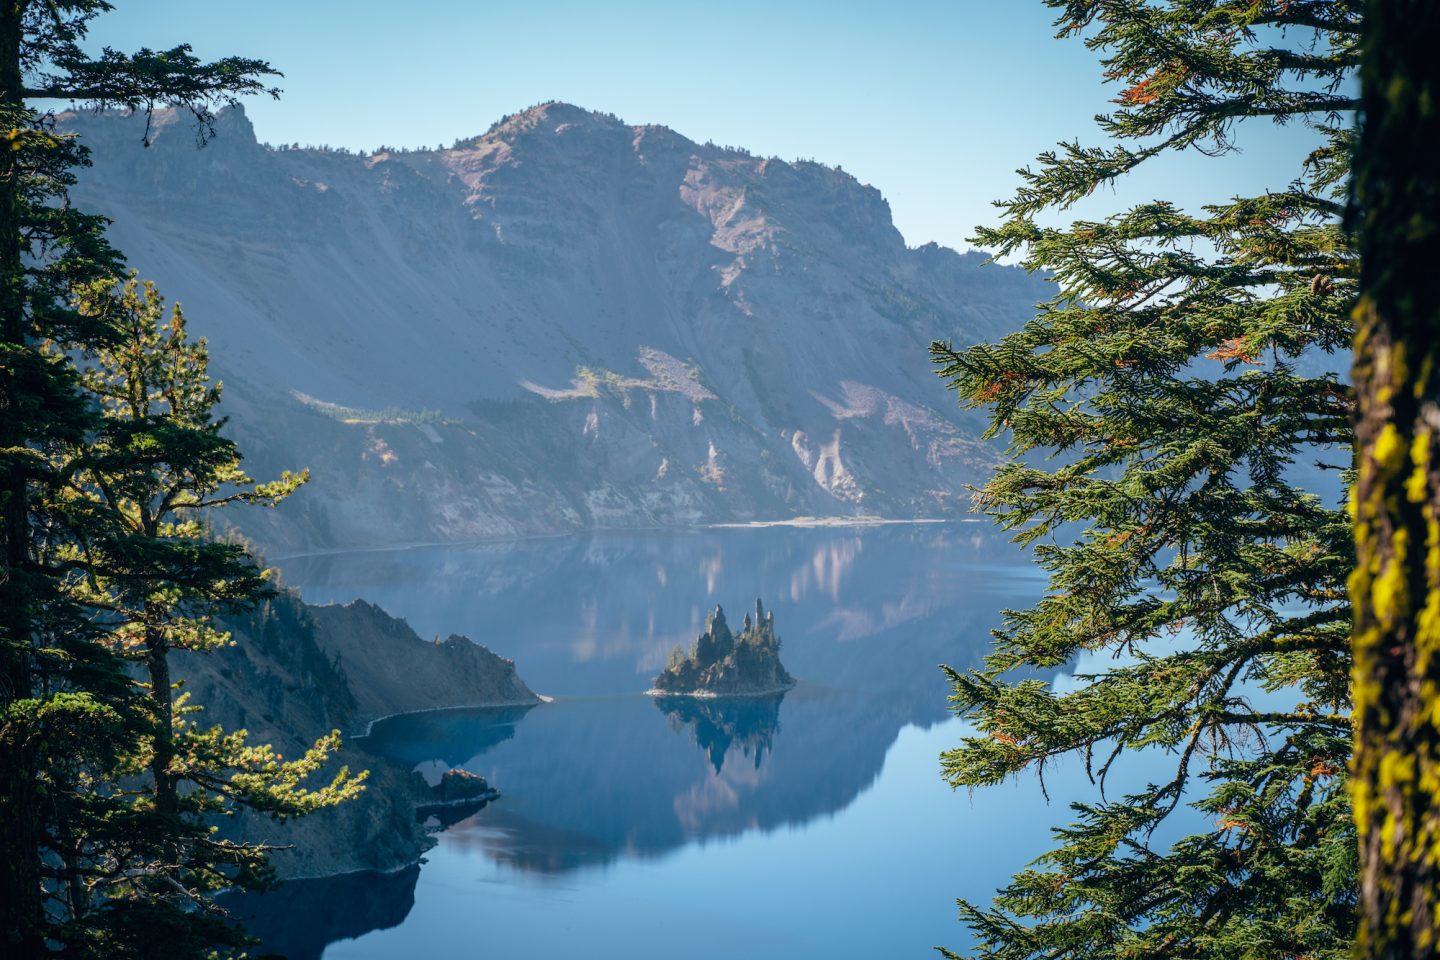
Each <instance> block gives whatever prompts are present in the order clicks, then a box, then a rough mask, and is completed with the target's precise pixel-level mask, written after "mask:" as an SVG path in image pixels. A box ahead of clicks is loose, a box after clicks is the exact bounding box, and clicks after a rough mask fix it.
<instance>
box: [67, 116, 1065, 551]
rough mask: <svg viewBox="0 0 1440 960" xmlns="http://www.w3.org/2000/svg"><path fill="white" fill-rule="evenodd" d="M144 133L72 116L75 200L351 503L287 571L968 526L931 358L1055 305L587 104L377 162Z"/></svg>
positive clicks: (871, 211) (843, 176) (276, 436)
mask: <svg viewBox="0 0 1440 960" xmlns="http://www.w3.org/2000/svg"><path fill="white" fill-rule="evenodd" d="M142 122H143V120H142V119H140V118H135V117H129V118H127V117H122V116H118V115H114V114H101V115H65V116H63V117H62V118H61V127H62V129H65V130H71V131H74V132H77V133H79V134H80V135H81V137H82V140H83V142H85V143H86V144H87V145H89V146H90V147H91V149H92V150H93V152H94V156H95V167H94V168H93V169H92V170H91V171H88V172H86V174H85V175H84V176H83V177H82V180H81V183H80V184H79V185H77V187H76V190H75V193H76V198H77V200H78V201H79V202H81V203H82V204H83V205H85V206H86V207H87V208H90V209H95V210H97V211H98V212H102V213H106V214H107V215H110V216H112V217H113V218H114V220H115V225H114V227H113V228H112V235H113V237H114V239H115V241H116V243H117V245H118V246H120V247H121V249H123V250H125V251H126V252H127V254H128V255H129V257H130V260H131V262H132V263H134V264H135V265H136V266H137V267H138V268H139V269H140V270H141V272H142V273H144V274H145V275H147V276H153V277H154V278H155V279H157V280H158V281H159V282H160V284H161V288H162V290H165V291H166V292H167V293H168V294H169V295H171V296H173V297H175V298H177V299H179V300H182V301H183V302H184V303H185V306H186V308H187V311H188V312H189V314H190V316H191V322H192V326H193V327H194V328H195V329H196V330H197V331H199V332H201V333H203V334H205V335H207V336H208V337H209V339H210V342H211V344H212V346H213V348H214V361H213V366H214V367H215V368H216V369H217V370H219V371H221V373H222V374H223V378H224V379H225V380H226V381H227V385H228V387H229V389H228V390H227V395H226V396H227V401H226V406H227V409H228V412H229V413H230V414H231V416H232V419H233V422H234V429H235V431H236V433H237V436H238V437H239V438H240V439H241V440H242V442H243V447H244V449H246V450H247V451H249V452H250V453H251V455H252V458H253V459H254V460H255V462H256V464H257V465H258V466H257V470H258V469H260V468H262V467H263V468H265V469H278V468H285V467H293V466H300V465H306V466H310V467H311V468H312V470H313V472H314V474H315V476H316V482H315V484H314V485H315V486H316V487H319V488H321V489H322V491H323V494H322V496H323V498H324V500H325V501H326V502H325V503H324V504H317V505H312V506H310V507H305V506H301V505H299V504H300V503H303V501H304V500H305V499H306V498H307V497H309V498H314V497H315V496H316V494H315V492H313V491H310V492H307V493H305V494H302V495H301V496H300V497H298V498H296V499H297V505H296V506H293V507H292V506H286V507H282V508H281V510H280V511H278V512H276V513H275V514H273V515H258V514H257V515H254V516H252V517H249V518H247V519H246V520H245V521H242V526H243V527H244V528H245V530H246V532H247V533H249V534H251V535H252V536H254V537H255V538H256V539H257V540H259V541H260V542H261V543H262V544H264V545H266V546H268V547H273V548H276V549H278V550H282V551H296V550H303V549H312V548H335V547H346V546H373V545H384V544H386V543H401V542H414V541H417V540H429V539H435V540H456V539H476V538H482V537H490V536H512V535H527V534H534V533H558V532H567V531H572V530H579V529H585V528H600V527H614V526H622V527H625V526H629V527H634V526H668V525H683V524H691V523H698V522H715V521H733V520H753V519H773V518H777V517H785V516H793V515H797V514H813V515H839V516H845V515H854V514H859V513H865V514H876V515H882V516H891V517H914V516H932V515H939V516H944V515H952V514H954V513H956V512H957V511H958V510H960V509H963V507H962V506H961V503H962V502H963V501H964V500H965V499H966V497H965V494H964V485H965V484H966V483H967V482H970V481H973V480H975V479H978V478H979V477H980V476H981V475H983V473H984V472H985V471H986V470H988V469H989V466H990V464H991V463H992V455H991V454H990V453H989V452H988V451H987V450H985V449H984V448H982V447H981V446H980V445H978V444H977V443H976V442H975V441H976V438H977V436H978V434H979V432H980V424H979V422H978V420H977V419H975V418H974V417H973V416H972V415H969V414H966V413H964V412H962V411H957V410H955V408H954V404H953V400H952V399H951V398H950V396H949V395H948V394H947V393H946V392H945V391H944V390H943V387H942V385H941V384H940V383H939V382H938V381H937V380H936V379H935V377H934V376H933V375H932V373H931V371H930V368H929V363H928V358H927V357H926V354H925V348H926V346H927V345H928V344H929V342H930V341H931V340H934V339H953V340H956V341H958V342H969V341H973V340H975V339H981V338H987V339H988V338H990V337H993V336H997V335H1000V334H1002V333H1004V332H1007V331H1008V330H1011V329H1014V328H1016V327H1018V326H1019V324H1020V323H1021V322H1023V320H1024V319H1026V318H1028V316H1029V315H1030V306H1031V304H1033V303H1034V302H1035V301H1036V300H1039V299H1041V298H1042V297H1043V286H1042V285H1041V284H1040V282H1039V281H1036V280H1035V279H1033V278H1030V277H1028V276H1026V275H1024V274H1023V273H1022V272H1020V271H1018V270H1017V269H1015V268H1008V267H1001V266H996V265H991V266H986V267H981V264H982V263H983V261H984V260H985V256H984V255H983V254H980V253H974V252H970V253H964V254H961V253H956V252H954V251H949V250H946V249H945V248H940V247H937V246H934V245H925V246H921V247H915V248H911V247H907V246H906V245H905V242H904V238H903V237H902V236H901V235H900V233H899V231H898V230H897V229H896V228H895V227H894V225H893V223H892V222H891V219H890V211H889V206H888V204H887V203H886V202H885V200H884V197H883V196H882V195H881V193H880V191H879V190H877V189H875V188H874V187H871V186H867V185H864V184H861V183H860V182H859V181H858V180H856V179H855V178H854V177H853V176H851V175H850V174H847V173H844V172H843V171H841V170H838V169H836V168H831V167H826V166H824V165H823V164H818V163H813V162H809V161H802V162H797V163H789V162H786V161H782V160H778V159H775V158H768V159H764V158H758V157H754V156H751V155H749V154H748V153H745V152H744V151H741V150H737V149H734V148H723V147H716V146H713V145H704V144H698V143H695V142H694V141H691V140H689V139H687V138H685V137H683V136H682V135H680V134H678V133H675V132H674V131H673V130H670V129H669V128H667V127H663V126H660V125H653V124H652V125H638V126H636V125H627V124H625V123H623V122H622V121H620V120H618V119H617V118H614V117H612V116H608V115H603V114H597V113H594V112H592V111H587V110H583V109H581V108H579V107H574V106H571V105H569V104H563V103H547V104H540V105H537V106H535V107H531V108H529V109H527V110H525V111H521V112H520V113H517V114H513V115H511V116H509V117H507V118H504V119H503V120H502V121H499V122H497V123H496V124H493V125H492V126H491V128H490V129H489V131H487V132H486V133H484V134H481V135H479V136H477V137H471V138H465V139H462V140H459V141H457V142H456V145H455V146H453V147H451V148H448V149H440V150H423V149H422V150H407V151H377V152H375V153H372V154H368V155H365V154H355V153H351V152H348V151H339V150H329V149H320V148H315V149H308V148H302V149H293V148H272V147H266V146H265V145H262V144H261V143H259V141H258V140H257V138H256V136H255V132H254V129H253V127H252V126H251V124H250V122H249V120H248V118H246V117H245V116H244V114H243V112H241V111H226V112H224V113H222V114H221V115H220V117H219V120H218V123H217V125H216V137H215V138H214V140H213V141H212V142H211V143H210V144H209V145H208V146H206V147H205V149H203V150H196V149H195V144H194V138H193V136H191V135H189V132H188V131H187V130H186V124H185V123H184V121H183V120H182V119H181V118H180V117H177V116H175V115H174V114H170V113H162V114H160V115H158V116H157V118H156V121H155V123H154V126H153V130H152V141H153V146H152V147H151V148H150V149H149V150H143V149H142V148H141V147H140V146H139V141H140V136H139V134H140V128H139V124H140V123H142ZM337 411H338V412H337ZM367 411H368V412H369V414H372V415H367ZM385 411H389V412H390V415H389V416H388V417H387V416H379V415H373V414H376V413H378V412H385ZM350 414H358V415H350ZM317 454H318V458H317ZM377 513H384V514H386V516H384V517H381V518H379V521H378V522H377V523H371V524H368V525H367V523H366V522H362V521H363V520H364V518H367V517H368V518H370V519H371V520H375V519H376V514H377Z"/></svg>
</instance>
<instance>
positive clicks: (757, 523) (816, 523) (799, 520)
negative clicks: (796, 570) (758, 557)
mask: <svg viewBox="0 0 1440 960" xmlns="http://www.w3.org/2000/svg"><path fill="white" fill-rule="evenodd" d="M979 522H980V521H979V520H978V519H977V518H975V517H955V518H954V519H949V518H945V517H912V518H907V519H891V518H889V517H792V518H790V519H789V520H737V521H732V522H730V523H706V524H701V527H702V529H705V530H766V529H769V528H771V527H885V526H894V525H903V524H921V523H979Z"/></svg>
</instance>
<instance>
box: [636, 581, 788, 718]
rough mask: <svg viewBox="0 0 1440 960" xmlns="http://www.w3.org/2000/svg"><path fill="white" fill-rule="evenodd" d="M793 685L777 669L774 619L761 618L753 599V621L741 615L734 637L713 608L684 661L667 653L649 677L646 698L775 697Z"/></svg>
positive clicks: (722, 614) (769, 616)
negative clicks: (663, 664) (661, 666)
mask: <svg viewBox="0 0 1440 960" xmlns="http://www.w3.org/2000/svg"><path fill="white" fill-rule="evenodd" d="M794 685H795V679H794V678H793V677H791V676H790V674H789V673H787V672H786V671H785V667H784V665H782V664H781V663H780V638H779V637H778V636H777V635H776V633H775V614H774V613H773V612H771V613H766V612H765V609H764V607H763V606H762V605H761V603H760V601H759V600H758V599H757V600H756V601H755V619H754V620H753V621H752V620H751V619H750V614H748V613H747V614H745V624H744V627H743V628H742V629H741V631H740V635H739V636H738V637H737V636H735V635H734V634H733V633H732V632H731V631H730V625H729V624H728V623H726V622H725V611H724V610H722V609H721V608H720V607H719V606H717V607H716V608H715V610H714V612H712V613H711V614H710V616H709V617H707V618H706V620H705V632H704V633H702V634H700V636H699V637H698V638H697V639H696V640H695V644H694V645H693V646H692V648H691V650H690V653H689V655H688V656H687V655H686V654H685V653H684V651H682V650H681V649H680V648H679V647H678V646H677V647H676V648H675V649H674V650H672V651H671V652H670V662H669V663H668V664H667V666H666V667H665V669H664V670H662V671H660V673H659V675H657V676H656V677H655V683H654V688H653V689H652V690H651V691H650V692H651V693H653V694H656V695H662V696H663V695H671V696H677V695H690V696H712V697H719V696H752V695H757V694H764V693H778V692H780V691H783V690H788V689H790V688H791V687H793V686H794Z"/></svg>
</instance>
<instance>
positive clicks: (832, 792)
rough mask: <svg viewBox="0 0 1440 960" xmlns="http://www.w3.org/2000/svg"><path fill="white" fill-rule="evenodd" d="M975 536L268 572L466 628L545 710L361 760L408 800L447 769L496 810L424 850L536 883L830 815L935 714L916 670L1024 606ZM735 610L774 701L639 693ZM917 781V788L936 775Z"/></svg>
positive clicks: (393, 731) (487, 550) (331, 563)
mask: <svg viewBox="0 0 1440 960" xmlns="http://www.w3.org/2000/svg"><path fill="white" fill-rule="evenodd" d="M974 530H975V528H974V527H972V526H967V525H946V526H943V527H942V526H934V527H931V526H924V527H877V528H871V529H828V530H827V529H818V530H795V529H783V528H782V529H773V530H727V531H708V532H703V533H692V534H656V535H648V536H606V537H595V538H588V539H574V540H555V541H536V542H530V543H515V544H500V545H482V546H475V547H451V548H435V549H420V550H409V551H397V552H387V553H366V554H351V555H341V556H328V557H316V558H309V559H304V560H292V561H289V562H287V563H286V565H285V569H286V578H287V580H288V581H289V582H291V583H293V584H296V585H298V586H299V587H300V588H301V590H302V593H303V594H304V595H305V597H306V599H307V600H309V601H311V602H325V601H344V600H348V599H351V598H352V597H354V596H357V595H358V596H364V597H366V598H367V599H370V600H372V601H374V602H376V603H378V604H380V605H381V606H382V607H384V608H385V609H387V610H389V611H390V612H392V613H395V614H397V615H401V616H404V617H406V618H408V619H410V621H411V623H412V624H413V625H414V626H415V627H416V629H417V631H418V632H420V633H421V635H422V636H424V635H429V634H431V633H440V634H444V633H448V632H451V631H459V632H463V633H466V634H468V635H470V636H471V637H473V638H474V639H476V640H478V641H480V642H482V643H485V644H486V645H487V646H489V647H491V649H493V650H495V651H496V652H497V653H500V654H501V655H503V656H507V657H511V658H513V659H514V660H515V661H516V665H517V668H518V670H519V672H520V675H521V676H522V677H523V678H524V679H525V680H526V681H527V682H528V683H529V684H530V686H531V687H532V688H534V689H536V690H538V691H540V692H542V693H548V694H558V695H560V696H559V698H558V699H557V700H556V701H555V702H554V703H548V704H542V705H540V706H537V707H534V708H528V709H501V710H496V709H491V710H455V711H440V712H435V713H427V714H411V715H405V716H398V717H392V718H389V719H386V720H383V721H380V722H377V723H376V724H375V725H374V727H373V728H372V730H371V732H370V735H369V736H368V737H367V738H365V740H364V743H363V745H364V746H365V748H366V749H368V750H371V751H373V752H376V753H379V754H383V755H385V756H387V757H391V758H395V759H398V760H401V761H403V762H406V763H408V764H413V765H414V766H415V767H416V768H417V769H418V770H419V771H420V772H421V773H422V774H423V775H424V776H426V778H427V779H428V780H430V781H431V782H435V781H437V780H438V778H439V777H440V775H441V774H443V773H444V771H445V770H447V769H450V768H452V767H462V768H464V769H466V770H469V771H471V772H473V773H477V774H480V775H482V776H484V777H486V778H487V779H488V780H489V781H490V782H491V783H492V784H493V785H495V786H496V787H497V788H498V789H499V790H500V791H501V797H500V799H499V800H497V801H496V802H494V803H492V804H490V805H489V806H488V807H486V808H485V809H483V810H481V811H480V812H478V813H476V814H475V815H474V816H471V817H468V818H467V819H464V820H462V821H460V822H459V823H456V824H454V825H452V826H450V827H449V829H448V830H447V831H446V832H445V833H444V834H443V835H442V838H441V848H440V850H439V851H437V852H436V854H435V855H440V853H441V852H443V853H444V855H445V856H447V857H449V856H452V855H453V856H457V857H460V856H476V855H478V856H481V857H483V858H484V859H485V860H488V861H490V862H491V863H492V864H494V865H496V866H495V869H500V870H501V871H502V873H504V871H510V873H509V874H507V875H509V876H514V877H517V878H518V877H522V876H531V877H555V878H559V877H563V876H572V875H578V874H579V872H581V871H585V870H587V869H589V868H594V867H597V866H602V865H608V864H614V863H617V862H624V861H638V862H647V861H654V860H656V859H657V858H661V857H665V856H667V855H668V854H670V853H671V852H673V851H677V850H679V849H682V848H685V847H688V846H690V845H694V844H700V845H704V844H706V843H707V842H710V841H713V840H716V839H720V838H729V837H738V836H741V835H747V834H758V835H761V836H763V835H766V834H769V833H771V832H772V831H776V830H779V829H790V830H794V829H801V828H804V827H805V826H806V825H808V824H811V823H815V822H818V821H819V820H822V819H824V818H829V817H833V816H836V815H838V814H839V813H840V812H841V811H844V810H845V809H846V808H847V807H848V806H850V805H851V804H852V803H853V802H854V801H855V800H856V798H857V797H859V796H860V795H861V794H862V793H864V792H865V791H866V790H867V788H869V787H871V786H872V784H874V783H875V782H876V780H877V777H878V776H879V775H880V773H881V770H882V768H883V767H884V766H885V761H886V755H887V752H888V751H889V750H890V748H891V745H892V744H893V743H894V742H895V740H896V737H897V735H898V734H899V733H900V731H901V730H902V728H905V727H907V726H917V727H919V728H922V729H923V728H926V727H929V726H930V725H933V724H935V723H937V722H939V721H941V720H943V719H944V718H945V716H946V712H945V705H946V693H947V690H946V685H945V682H944V678H943V675H942V674H941V672H940V670H939V669H938V665H939V664H940V663H942V662H944V663H948V664H950V665H952V666H956V667H968V666H974V665H978V663H979V661H980V659H981V657H982V656H983V654H984V652H985V650H986V649H987V648H988V645H989V631H990V630H991V629H992V628H994V627H995V626H996V625H998V623H999V618H1000V611H1001V610H1002V609H1003V608H1005V607H1007V606H1022V605H1025V604H1027V603H1028V602H1029V600H1030V599H1031V598H1033V596H1034V595H1035V594H1036V593H1037V592H1038V590H1039V588H1040V583H1041V581H1040V580H1039V579H1038V577H1037V576H1036V574H1035V573H1034V571H1033V568H1030V567H1028V566H1026V565H1024V564H1023V562H1022V561H1021V560H1020V558H1019V557H1018V556H1017V555H1016V554H1015V553H1014V552H1013V551H1012V550H1011V549H1010V548H1009V547H1008V546H1006V545H1004V544H997V543H995V542H994V541H992V540H986V539H980V538H976V537H974V536H973V533H974ZM756 596H761V597H764V598H765V599H766V602H767V606H769V607H771V608H772V609H774V611H775V622H776V628H777V632H778V633H779V634H780V637H781V639H782V643H783V648H782V651H783V657H784V659H785V663H786V666H787V668H788V669H789V671H790V672H791V673H792V674H793V675H795V676H796V677H797V678H798V680H799V685H798V686H797V687H796V688H795V689H794V690H792V691H790V692H789V693H788V695H782V696H778V697H768V698H756V699H741V700H695V699H692V698H661V699H652V698H650V697H646V696H643V695H642V693H641V692H642V691H643V690H645V689H646V688H648V686H649V685H650V680H651V678H652V677H653V675H654V673H655V672H656V670H657V669H658V668H659V667H660V666H661V665H663V663H664V662H665V657H666V655H667V654H668V652H669V651H670V649H671V648H672V647H674V646H675V645H676V644H686V643H688V642H689V641H690V640H691V639H692V638H693V636H694V635H695V634H696V633H698V631H699V629H700V628H701V624H702V622H703V618H704V616H705V613H706V612H707V611H708V609H709V608H711V607H713V605H714V604H715V603H717V602H719V603H721V604H726V605H730V606H733V607H735V608H737V609H743V608H744V607H745V606H746V605H748V604H749V603H750V602H753V599H754V598H755V597H756ZM772 597H773V598H775V599H774V600H773V601H771V599H770V598H772ZM929 776H931V777H934V778H936V779H937V780H938V766H937V767H935V768H933V771H932V772H931V773H930V774H929ZM927 786H928V784H927ZM897 815H898V816H903V815H904V811H897ZM872 866H874V867H876V868H878V867H880V866H882V865H880V864H876V865H872ZM883 866H885V867H886V868H887V869H894V868H895V867H896V866H897V864H894V863H891V864H886V865H883ZM427 869H428V868H427ZM423 877H424V873H423V871H422V879H421V881H420V885H421V890H422V892H421V893H420V894H419V896H420V897H422V898H423V897H424V893H423V890H424V887H425V883H424V879H423ZM324 882H326V881H315V883H324ZM502 882H504V881H502ZM516 882H518V881H516ZM290 886H292V885H287V887H286V888H285V889H290ZM339 895H341V894H338V893H337V896H339ZM383 919H384V921H385V923H386V924H391V923H393V920H392V919H391V918H390V917H388V916H386V917H385V918H383ZM457 922H458V921H457ZM492 922H493V920H492ZM406 929H408V926H407V927H406ZM355 935H356V934H355V933H353V932H349V931H346V932H343V933H340V936H347V937H353V936H355ZM427 936H429V934H425V935H422V934H419V933H417V934H416V940H415V942H416V943H417V944H422V943H426V942H427V940H426V937H427ZM661 952H662V953H663V951H661ZM367 955H368V954H367Z"/></svg>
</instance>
